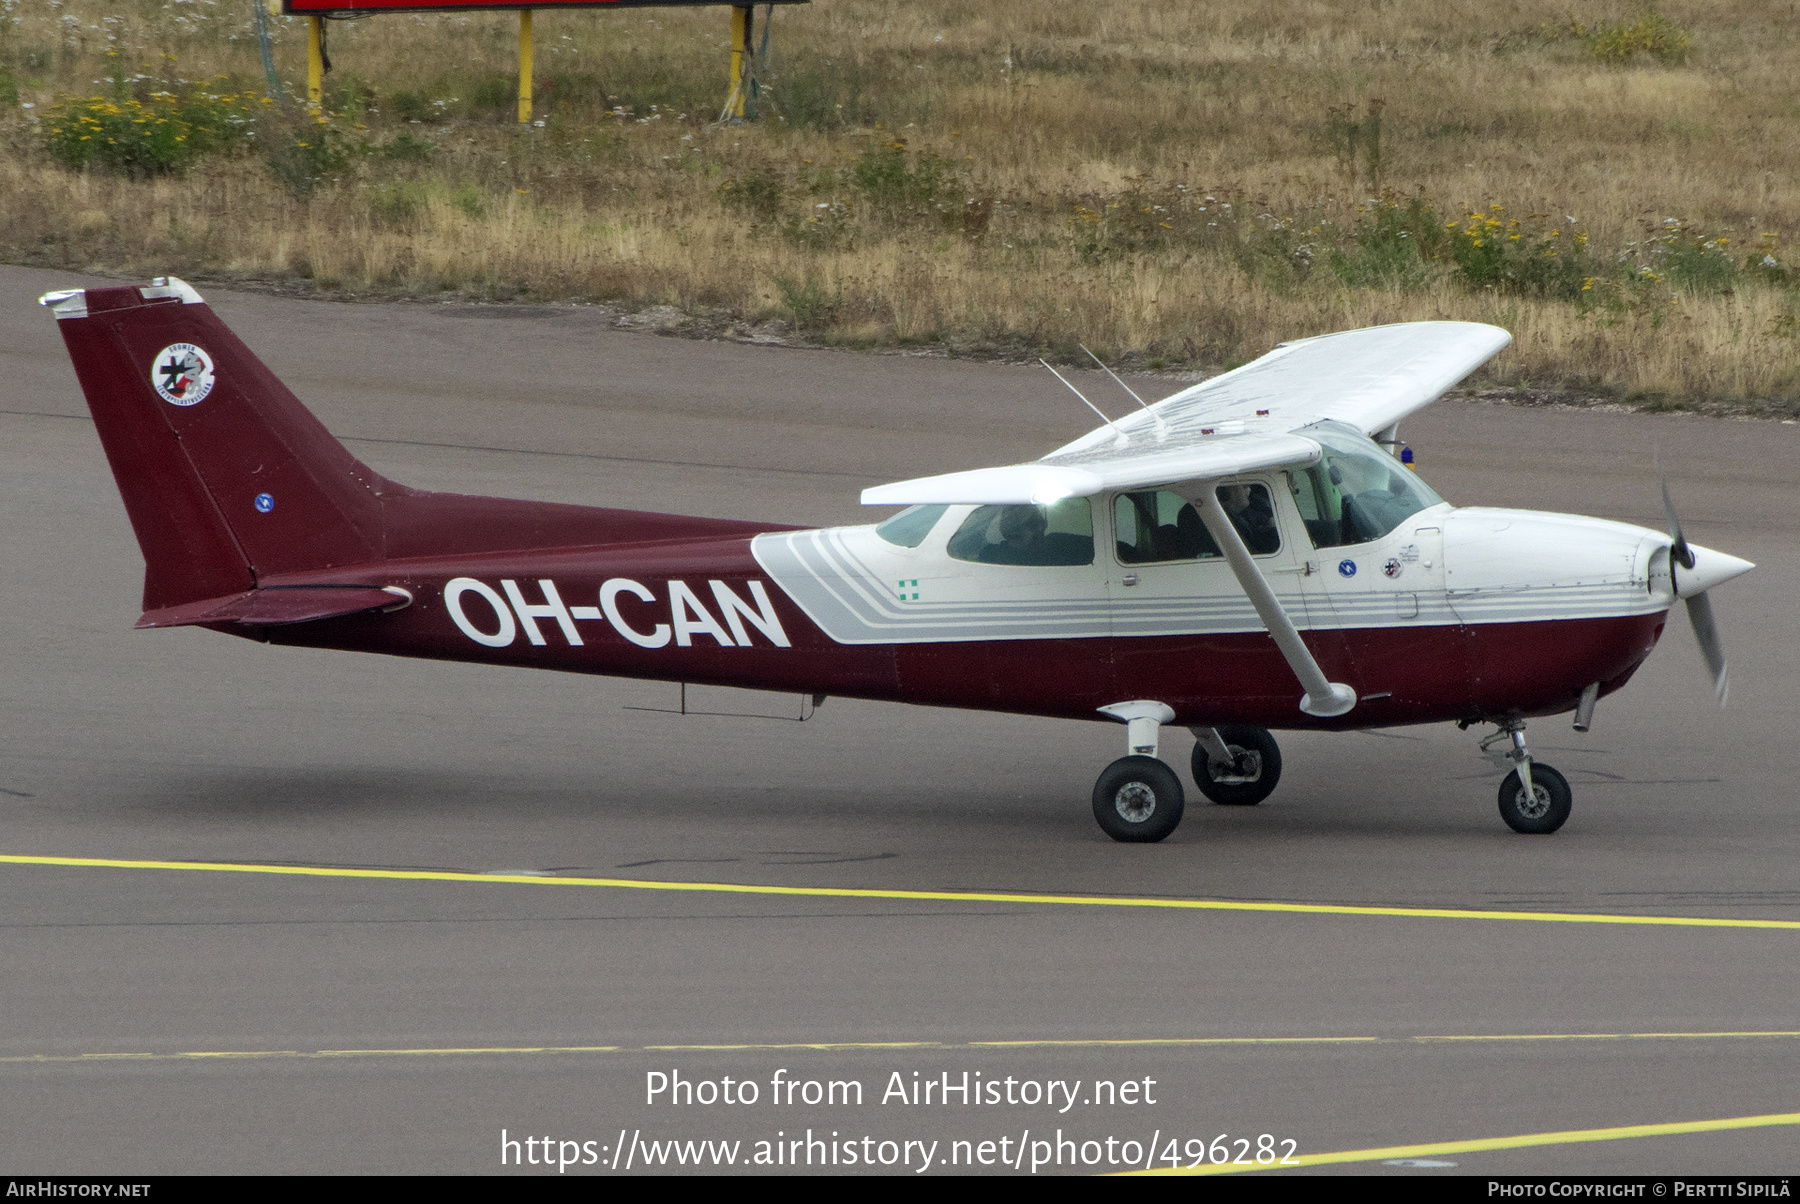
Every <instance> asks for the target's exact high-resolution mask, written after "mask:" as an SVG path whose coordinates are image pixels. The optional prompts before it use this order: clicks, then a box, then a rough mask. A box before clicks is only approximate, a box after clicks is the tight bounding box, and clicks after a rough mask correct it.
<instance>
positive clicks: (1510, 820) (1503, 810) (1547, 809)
mask: <svg viewBox="0 0 1800 1204" xmlns="http://www.w3.org/2000/svg"><path fill="white" fill-rule="evenodd" d="M1531 786H1532V793H1533V794H1534V795H1536V800H1535V801H1534V802H1532V803H1530V804H1527V803H1526V801H1525V786H1524V784H1523V783H1522V782H1520V781H1519V771H1518V770H1516V769H1515V770H1513V771H1512V772H1511V773H1509V774H1507V775H1506V780H1505V781H1504V782H1501V783H1500V818H1501V819H1503V820H1505V821H1506V826H1507V827H1509V828H1511V829H1512V830H1513V831H1515V832H1524V833H1526V834H1527V835H1533V836H1548V835H1549V834H1550V833H1552V832H1554V831H1556V830H1557V829H1558V828H1560V827H1562V826H1563V824H1564V823H1566V822H1567V821H1568V818H1569V806H1570V803H1571V802H1572V801H1573V796H1572V795H1571V793H1570V791H1569V782H1568V779H1567V778H1565V777H1563V775H1562V774H1560V773H1557V772H1556V770H1554V769H1552V768H1550V767H1549V766H1548V765H1545V764H1544V763H1543V762H1541V761H1533V762H1532V763H1531Z"/></svg>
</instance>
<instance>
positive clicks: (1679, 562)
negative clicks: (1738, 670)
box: [1662, 481, 1756, 706]
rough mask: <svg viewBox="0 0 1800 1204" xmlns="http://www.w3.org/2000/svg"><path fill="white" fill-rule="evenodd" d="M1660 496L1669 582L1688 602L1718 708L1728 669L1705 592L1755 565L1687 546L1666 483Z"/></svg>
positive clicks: (1727, 692)
mask: <svg viewBox="0 0 1800 1204" xmlns="http://www.w3.org/2000/svg"><path fill="white" fill-rule="evenodd" d="M1662 497H1663V510H1664V511H1665V512H1666V513H1667V514H1668V516H1669V536H1670V538H1671V539H1672V540H1674V542H1673V543H1671V544H1670V545H1669V580H1670V582H1671V584H1672V585H1673V586H1674V589H1675V596H1676V597H1678V598H1680V599H1682V600H1683V601H1684V602H1686V603H1687V612H1688V623H1689V624H1690V625H1691V626H1692V627H1693V629H1694V639H1695V640H1697V641H1699V644H1700V655H1701V656H1702V657H1704V658H1705V660H1706V669H1707V672H1709V673H1711V674H1712V679H1713V691H1714V693H1716V694H1717V695H1718V696H1719V705H1720V706H1724V705H1725V699H1726V698H1727V697H1728V696H1729V695H1730V693H1731V675H1730V666H1729V665H1728V664H1727V663H1726V660H1725V645H1724V642H1723V641H1722V640H1720V638H1719V624H1718V621H1717V620H1716V619H1715V618H1714V617H1713V608H1712V599H1711V598H1709V597H1707V596H1706V591H1707V590H1709V589H1711V588H1712V587H1713V586H1715V585H1718V584H1720V583H1721V582H1725V581H1729V580H1731V579H1732V578H1733V577H1736V576H1738V575H1739V574H1741V573H1747V572H1749V571H1750V570H1751V569H1753V568H1755V567H1756V566H1755V565H1753V564H1751V563H1750V562H1749V561H1748V560H1741V559H1739V558H1738V557H1736V556H1728V555H1726V554H1725V553H1724V552H1715V551H1713V550H1712V549H1711V548H1703V547H1699V546H1698V545H1695V544H1690V543H1688V541H1687V537H1686V536H1685V535H1683V534H1682V532H1681V519H1680V518H1678V517H1677V516H1676V514H1675V503H1674V502H1673V501H1672V500H1670V498H1669V483H1668V482H1667V481H1664V482H1663V487H1662Z"/></svg>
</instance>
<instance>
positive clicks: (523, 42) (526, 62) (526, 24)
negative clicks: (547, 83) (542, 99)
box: [519, 8, 531, 125]
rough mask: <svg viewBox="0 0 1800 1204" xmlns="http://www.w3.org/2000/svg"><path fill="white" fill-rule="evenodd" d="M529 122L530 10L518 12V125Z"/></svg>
mask: <svg viewBox="0 0 1800 1204" xmlns="http://www.w3.org/2000/svg"><path fill="white" fill-rule="evenodd" d="M530 120H531V10H530V9H529V8H522V9H520V10H519V124H520V125H524V124H527V123H528V122H530Z"/></svg>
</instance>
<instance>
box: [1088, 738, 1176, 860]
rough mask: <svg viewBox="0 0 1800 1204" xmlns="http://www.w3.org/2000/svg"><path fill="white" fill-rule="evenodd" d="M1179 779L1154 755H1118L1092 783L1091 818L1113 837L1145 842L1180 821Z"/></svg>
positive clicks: (1172, 828) (1152, 839)
mask: <svg viewBox="0 0 1800 1204" xmlns="http://www.w3.org/2000/svg"><path fill="white" fill-rule="evenodd" d="M1184 803H1185V800H1184V799H1183V798H1182V791H1181V779H1180V778H1178V777H1176V776H1175V771H1174V770H1172V769H1170V768H1169V767H1168V766H1167V765H1164V764H1163V763H1162V762H1161V761H1159V760H1157V759H1156V758H1155V757H1140V756H1132V757H1120V758H1119V759H1118V760H1117V761H1114V762H1113V763H1112V764H1111V765H1108V766H1107V767H1106V769H1105V770H1104V771H1103V772H1102V773H1101V774H1100V780H1099V781H1097V782H1095V783H1094V818H1095V819H1096V820H1098V821H1099V823H1100V827H1101V828H1102V829H1104V830H1105V832H1106V834H1107V835H1108V836H1110V837H1112V838H1113V839H1114V840H1123V841H1127V842H1131V843H1140V844H1148V843H1152V842H1154V841H1158V840H1161V839H1162V838H1163V837H1165V836H1167V835H1168V834H1169V833H1171V832H1173V831H1174V830H1175V825H1176V824H1178V823H1180V822H1181V809H1182V807H1183V805H1184Z"/></svg>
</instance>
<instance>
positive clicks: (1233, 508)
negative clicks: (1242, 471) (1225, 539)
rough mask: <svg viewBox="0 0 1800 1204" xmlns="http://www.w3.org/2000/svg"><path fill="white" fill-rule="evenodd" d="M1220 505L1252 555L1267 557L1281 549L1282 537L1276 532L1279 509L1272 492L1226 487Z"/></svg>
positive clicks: (1238, 485)
mask: <svg viewBox="0 0 1800 1204" xmlns="http://www.w3.org/2000/svg"><path fill="white" fill-rule="evenodd" d="M1219 504H1220V505H1221V506H1223V507H1224V508H1225V513H1226V514H1227V515H1228V516H1229V517H1230V518H1231V525H1232V526H1234V527H1236V528H1237V531H1238V534H1239V535H1240V536H1242V537H1243V540H1244V546H1245V547H1247V548H1249V549H1250V552H1251V554H1252V555H1257V556H1262V555H1266V554H1267V553H1270V552H1273V551H1275V550H1276V549H1278V548H1279V547H1281V535H1280V534H1279V532H1277V530H1276V528H1275V505H1274V502H1273V500H1272V499H1271V498H1270V496H1269V491H1268V489H1266V488H1264V487H1262V486H1260V485H1251V484H1236V485H1224V486H1221V487H1220V489H1219Z"/></svg>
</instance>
